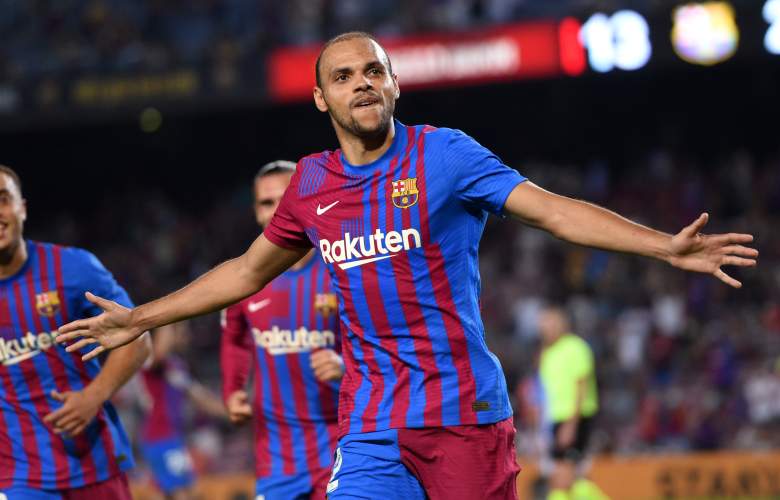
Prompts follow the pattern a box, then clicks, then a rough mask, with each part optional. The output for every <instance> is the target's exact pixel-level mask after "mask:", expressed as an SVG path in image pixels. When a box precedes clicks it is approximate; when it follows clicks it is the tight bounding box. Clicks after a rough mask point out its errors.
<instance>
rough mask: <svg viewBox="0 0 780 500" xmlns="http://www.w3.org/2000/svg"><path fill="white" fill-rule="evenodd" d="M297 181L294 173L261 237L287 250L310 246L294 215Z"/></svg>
mask: <svg viewBox="0 0 780 500" xmlns="http://www.w3.org/2000/svg"><path fill="white" fill-rule="evenodd" d="M298 179H299V176H298V173H297V172H296V173H295V174H294V175H293V177H292V179H291V180H290V185H289V186H287V190H286V191H285V192H284V195H283V196H282V201H281V202H279V206H278V207H277V209H276V212H275V213H274V216H273V218H272V219H271V222H270V224H268V227H266V228H265V230H264V231H263V235H264V236H265V237H266V239H268V240H269V241H270V242H271V243H273V244H275V245H279V246H280V247H284V248H288V249H299V248H309V247H311V246H312V243H311V241H310V240H309V238H308V236H307V235H306V232H305V231H304V228H303V225H302V224H301V223H300V221H299V219H298V217H297V216H296V213H295V212H296V210H295V208H296V205H297V202H298Z"/></svg>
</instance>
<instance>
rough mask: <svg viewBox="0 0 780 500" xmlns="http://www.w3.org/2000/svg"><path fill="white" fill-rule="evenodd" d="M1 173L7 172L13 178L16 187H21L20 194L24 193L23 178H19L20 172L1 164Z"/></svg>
mask: <svg viewBox="0 0 780 500" xmlns="http://www.w3.org/2000/svg"><path fill="white" fill-rule="evenodd" d="M0 174H5V175H7V176H8V177H10V178H11V179H13V181H14V183H15V184H16V187H17V188H19V194H22V180H21V179H19V174H17V173H16V171H15V170H14V169H12V168H11V167H7V166H5V165H2V164H0Z"/></svg>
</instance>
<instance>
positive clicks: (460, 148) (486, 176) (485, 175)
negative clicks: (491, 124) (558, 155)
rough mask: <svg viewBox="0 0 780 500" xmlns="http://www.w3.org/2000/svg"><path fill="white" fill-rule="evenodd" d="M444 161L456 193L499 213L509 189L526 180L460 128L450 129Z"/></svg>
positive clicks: (465, 200) (509, 191)
mask: <svg viewBox="0 0 780 500" xmlns="http://www.w3.org/2000/svg"><path fill="white" fill-rule="evenodd" d="M445 159H446V160H445V161H446V162H447V163H446V164H447V166H448V168H449V169H450V172H451V173H452V175H453V178H454V179H455V192H456V196H457V197H458V198H459V199H460V200H461V201H462V202H463V203H465V204H466V205H467V206H470V207H474V208H478V209H480V210H486V211H488V212H490V213H492V214H496V215H501V214H503V212H504V204H505V203H506V199H507V198H508V197H509V193H511V192H512V190H513V189H514V188H515V187H516V186H517V185H518V184H520V183H521V182H524V181H525V180H526V178H525V177H523V176H522V175H521V174H520V173H519V172H517V170H514V169H512V168H509V167H508V166H506V165H505V164H504V163H503V162H501V160H500V159H499V158H498V157H497V156H496V155H494V154H493V153H492V152H491V151H490V150H489V149H487V148H485V147H484V146H482V145H481V144H480V143H478V142H477V141H475V140H474V139H473V138H471V137H470V136H468V135H466V134H464V133H463V132H461V131H460V130H452V131H450V135H449V139H448V141H447V147H446V150H445Z"/></svg>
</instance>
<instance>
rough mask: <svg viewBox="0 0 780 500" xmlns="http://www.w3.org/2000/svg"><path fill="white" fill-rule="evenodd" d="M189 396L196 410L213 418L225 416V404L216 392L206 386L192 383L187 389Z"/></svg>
mask: <svg viewBox="0 0 780 500" xmlns="http://www.w3.org/2000/svg"><path fill="white" fill-rule="evenodd" d="M189 396H190V399H191V400H192V402H193V404H194V405H195V407H196V408H198V410H200V411H201V412H203V413H205V414H206V415H209V416H212V417H215V418H227V413H226V412H225V406H224V405H223V404H222V402H221V401H220V400H219V397H217V395H216V394H214V393H213V392H211V390H209V389H208V388H206V387H204V386H202V385H200V384H198V383H194V384H192V386H191V387H190V389H189Z"/></svg>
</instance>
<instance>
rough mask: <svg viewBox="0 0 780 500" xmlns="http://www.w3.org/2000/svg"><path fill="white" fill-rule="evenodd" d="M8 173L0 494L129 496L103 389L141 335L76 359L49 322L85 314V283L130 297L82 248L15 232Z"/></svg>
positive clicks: (17, 201)
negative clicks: (101, 355)
mask: <svg viewBox="0 0 780 500" xmlns="http://www.w3.org/2000/svg"><path fill="white" fill-rule="evenodd" d="M26 215H27V214H26V206H25V201H24V199H23V198H22V193H21V183H20V181H19V177H18V176H17V174H16V173H15V172H14V171H13V170H11V169H10V168H8V167H4V166H0V498H3V499H5V498H8V499H9V500H21V499H24V500H28V499H32V500H35V499H41V500H54V499H84V500H87V499H90V500H91V499H111V500H121V499H129V498H130V491H129V488H128V484H127V479H126V477H125V474H124V471H125V470H127V469H129V468H130V467H132V465H133V458H132V453H131V450H130V445H129V443H128V439H127V436H126V435H125V431H124V430H123V429H122V425H121V423H120V421H119V417H118V415H117V412H116V410H115V409H114V407H113V406H112V405H111V403H109V402H108V399H109V398H110V397H111V395H112V394H113V393H114V392H115V391H116V390H117V389H118V388H119V387H120V386H121V385H122V384H124V382H126V381H127V380H128V379H129V378H130V376H131V375H132V374H133V373H134V372H135V371H136V370H137V369H138V368H140V366H141V365H142V364H143V362H144V359H145V358H146V356H147V355H148V352H149V347H148V345H147V340H148V339H139V340H137V341H135V342H132V343H131V344H129V345H128V346H126V347H124V348H122V350H120V351H116V352H114V353H112V354H111V355H109V356H108V358H107V359H106V360H105V363H103V364H102V366H101V363H100V362H99V361H98V360H97V359H92V360H90V361H86V362H85V361H83V360H82V359H81V355H80V354H84V352H81V353H80V354H79V353H67V352H65V349H63V348H62V346H59V345H57V344H55V342H54V337H55V335H56V331H57V328H58V327H59V326H60V325H62V324H64V323H66V322H68V321H70V320H72V319H74V318H83V317H89V316H92V315H94V314H95V313H96V312H97V311H96V310H95V306H94V305H93V304H92V303H90V302H88V301H87V300H86V299H85V298H84V292H85V291H88V290H90V291H94V292H95V293H97V294H100V295H101V296H103V295H105V296H107V297H110V298H111V300H114V301H116V302H118V303H121V304H123V305H124V306H127V307H132V303H131V302H130V299H129V298H128V296H127V293H125V291H124V290H123V289H122V288H121V287H120V286H119V285H117V283H116V281H114V278H113V277H112V276H111V274H110V273H109V272H108V271H106V269H105V268H104V267H103V265H102V264H101V263H100V262H99V261H98V260H97V259H96V258H95V256H94V255H92V254H91V253H89V252H87V251H85V250H81V249H78V248H66V247H61V246H58V245H52V244H50V243H40V242H36V241H30V240H25V239H24V236H23V229H24V222H25V219H26Z"/></svg>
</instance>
